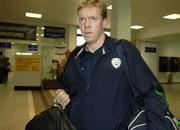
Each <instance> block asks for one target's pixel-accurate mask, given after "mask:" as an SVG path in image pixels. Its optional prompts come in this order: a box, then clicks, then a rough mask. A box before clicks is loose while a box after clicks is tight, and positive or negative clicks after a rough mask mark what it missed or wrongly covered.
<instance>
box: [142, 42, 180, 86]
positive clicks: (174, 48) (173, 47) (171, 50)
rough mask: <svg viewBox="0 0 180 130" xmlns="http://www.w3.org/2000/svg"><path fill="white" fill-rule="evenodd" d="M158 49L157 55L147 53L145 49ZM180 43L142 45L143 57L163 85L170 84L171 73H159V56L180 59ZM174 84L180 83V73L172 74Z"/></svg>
mask: <svg viewBox="0 0 180 130" xmlns="http://www.w3.org/2000/svg"><path fill="white" fill-rule="evenodd" d="M146 46H147V47H156V51H157V53H145V52H144V48H145V47H146ZM179 50H180V43H179V41H171V42H167V43H145V42H143V43H141V50H140V51H141V55H142V57H143V59H144V60H145V62H146V63H147V64H148V66H149V67H150V69H151V70H152V72H153V73H154V75H155V76H156V77H157V79H158V80H159V81H160V82H161V83H167V82H168V75H169V74H170V73H169V72H159V56H169V57H171V56H174V57H180V51H179ZM171 74H172V76H173V82H174V83H176V82H178V83H179V82H180V72H176V73H171Z"/></svg>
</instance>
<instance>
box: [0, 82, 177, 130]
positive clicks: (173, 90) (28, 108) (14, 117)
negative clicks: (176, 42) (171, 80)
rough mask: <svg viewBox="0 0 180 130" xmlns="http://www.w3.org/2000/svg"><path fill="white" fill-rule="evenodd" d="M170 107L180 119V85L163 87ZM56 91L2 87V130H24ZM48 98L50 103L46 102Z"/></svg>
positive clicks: (0, 120)
mask: <svg viewBox="0 0 180 130" xmlns="http://www.w3.org/2000/svg"><path fill="white" fill-rule="evenodd" d="M163 87H164V89H165V92H166V96H167V100H168V103H169V107H170V109H171V111H172V112H173V113H174V115H175V116H176V117H177V118H179V119H180V84H173V85H167V84H164V85H163ZM54 92H55V90H43V91H29V90H24V91H23V90H16V91H15V90H14V88H13V85H12V83H9V84H7V85H6V86H5V85H4V86H2V85H0V103H1V105H0V130H24V128H25V125H26V123H27V122H28V120H29V119H31V118H32V117H33V116H34V115H35V114H38V113H40V112H41V111H43V110H45V109H46V108H47V107H48V106H49V105H51V104H52V103H53V102H52V98H53V96H52V95H53V93H54ZM44 97H48V99H49V100H48V101H46V102H45V101H44Z"/></svg>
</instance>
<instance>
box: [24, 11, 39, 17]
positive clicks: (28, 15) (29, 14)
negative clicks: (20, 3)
mask: <svg viewBox="0 0 180 130" xmlns="http://www.w3.org/2000/svg"><path fill="white" fill-rule="evenodd" d="M26 17H31V18H41V17H42V14H37V13H30V12H26Z"/></svg>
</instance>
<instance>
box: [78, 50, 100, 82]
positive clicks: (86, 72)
mask: <svg viewBox="0 0 180 130" xmlns="http://www.w3.org/2000/svg"><path fill="white" fill-rule="evenodd" d="M102 48H103V47H100V48H99V49H97V50H96V51H95V52H94V53H92V52H90V51H88V50H86V49H85V47H84V50H83V51H82V53H81V54H80V55H79V65H80V67H81V70H82V74H83V76H84V78H85V80H86V82H87V83H90V82H91V75H92V71H93V68H94V66H95V64H96V62H97V61H98V59H99V58H100V57H101V56H102V55H103V53H102Z"/></svg>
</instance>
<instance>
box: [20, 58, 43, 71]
mask: <svg viewBox="0 0 180 130" xmlns="http://www.w3.org/2000/svg"><path fill="white" fill-rule="evenodd" d="M39 69H40V58H39V57H16V71H39Z"/></svg>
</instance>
